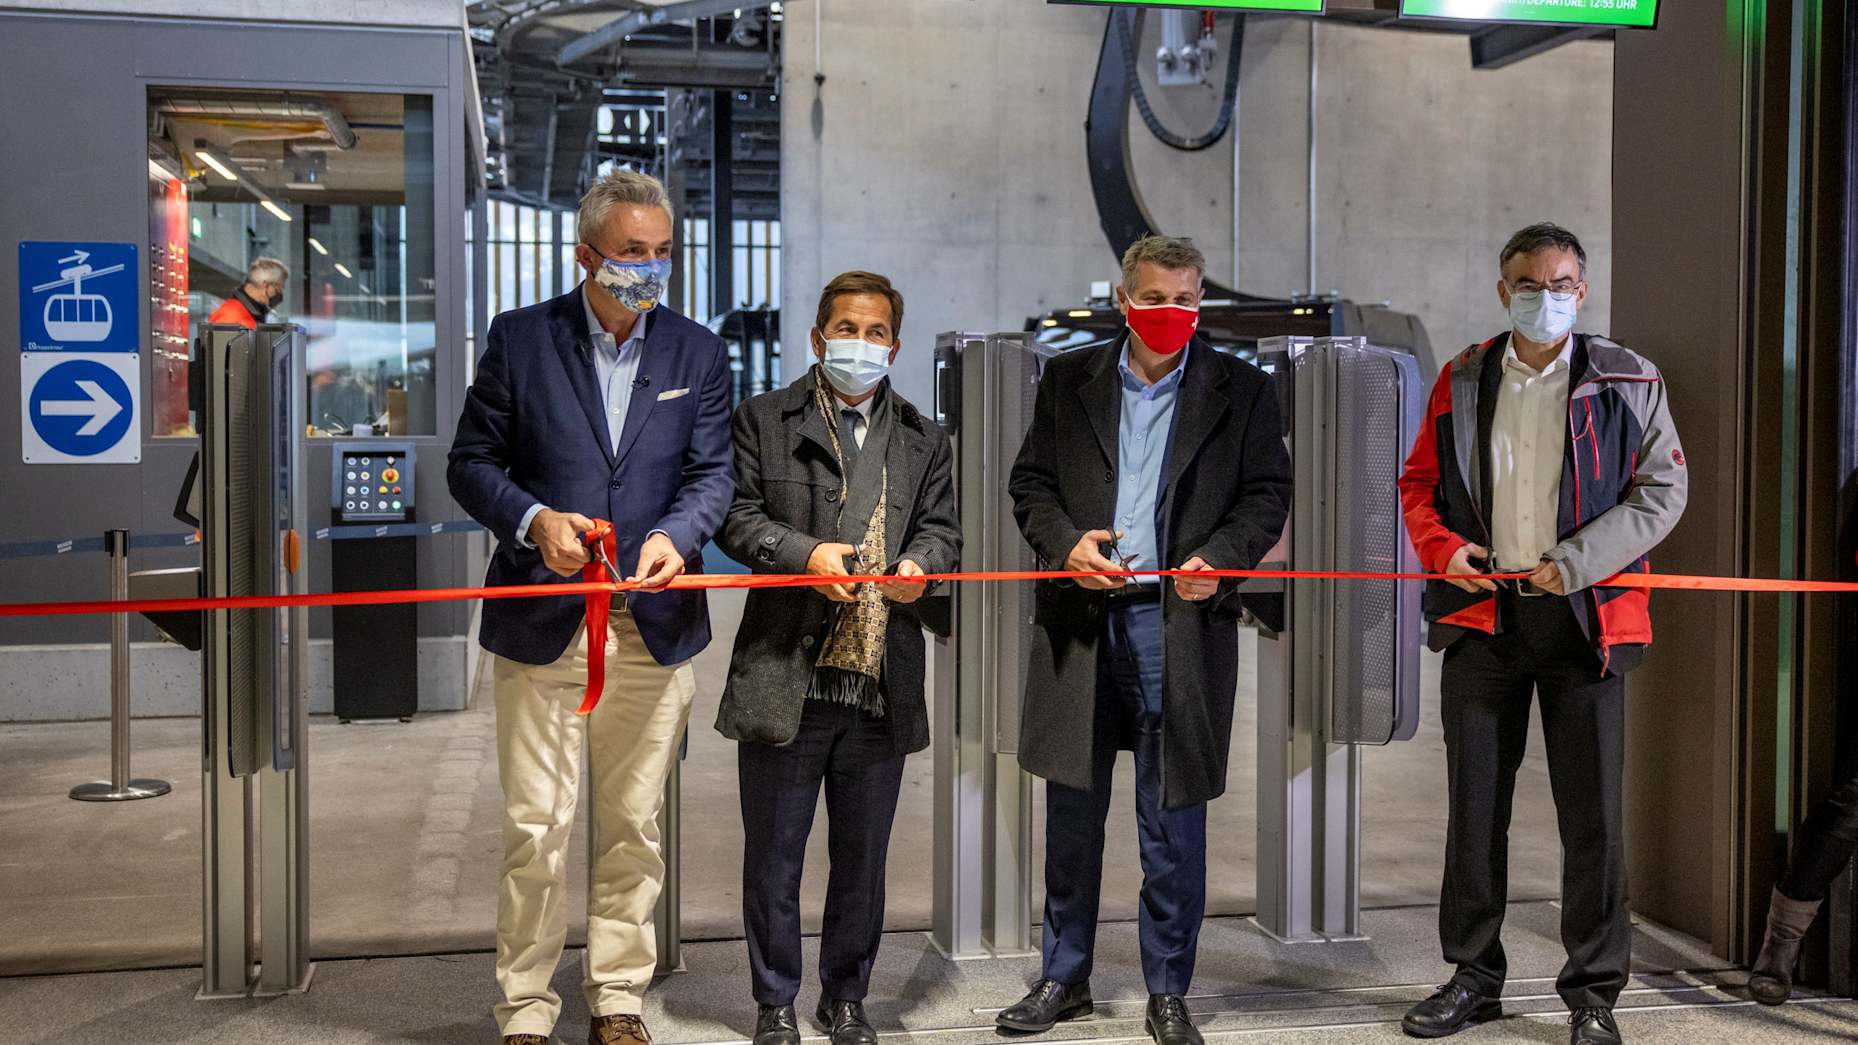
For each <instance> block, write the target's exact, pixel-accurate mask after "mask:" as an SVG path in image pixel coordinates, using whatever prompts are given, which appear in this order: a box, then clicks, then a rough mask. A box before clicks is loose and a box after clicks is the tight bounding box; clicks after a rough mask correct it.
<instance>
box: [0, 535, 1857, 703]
mask: <svg viewBox="0 0 1858 1045" xmlns="http://www.w3.org/2000/svg"><path fill="white" fill-rule="evenodd" d="M582 542H583V543H584V544H585V545H586V546H587V548H588V551H589V553H590V561H589V562H588V563H587V565H586V566H585V567H583V568H582V569H581V581H580V583H549V584H511V585H503V586H499V587H494V588H423V589H417V590H411V591H409V590H406V589H398V590H392V591H344V592H319V593H315V594H309V595H240V596H231V597H227V598H217V599H213V598H196V599H124V600H121V601H115V600H109V599H95V600H90V601H84V602H13V603H0V618H6V617H69V616H81V615H85V614H101V613H187V612H196V611H211V610H261V609H280V608H284V607H290V606H380V605H390V604H396V603H420V602H464V601H468V600H470V599H535V598H561V597H563V596H574V595H579V596H582V597H583V598H585V599H586V600H587V607H586V620H587V692H586V695H585V697H584V698H583V699H582V701H581V706H580V708H579V713H580V714H582V715H585V714H587V713H588V712H590V711H592V710H593V709H594V707H595V705H597V704H599V702H600V696H601V691H602V689H603V688H604V685H605V681H606V629H607V626H608V625H607V621H608V614H609V613H610V611H611V609H612V604H613V596H614V595H619V594H623V593H625V592H629V591H635V590H638V589H639V587H640V585H639V584H638V582H636V581H628V580H623V579H621V578H620V575H619V573H618V570H617V568H615V567H611V564H612V563H613V562H614V561H615V559H616V557H617V555H618V549H617V544H618V542H617V538H616V535H615V534H614V532H613V524H612V523H610V522H604V521H596V522H595V523H594V528H593V529H592V530H589V531H588V532H587V533H585V534H583V535H582ZM1528 576H1529V574H1526V573H1377V572H1372V571H1360V570H1128V571H1122V570H997V571H990V572H976V573H932V574H928V575H926V576H923V577H907V578H905V577H897V576H895V575H883V576H877V575H863V574H857V575H852V576H835V577H822V576H815V575H812V574H785V573H779V574H769V573H758V574H730V573H723V574H706V573H696V574H684V575H683V576H680V577H677V578H675V579H673V580H672V581H671V583H670V584H669V585H667V587H668V588H672V589H680V590H691V589H699V590H708V589H722V588H815V587H821V586H824V585H828V584H863V583H882V582H898V581H903V582H907V583H928V582H930V581H942V582H947V583H1012V582H1023V581H1041V580H1077V579H1079V578H1082V577H1121V578H1124V579H1129V578H1136V577H1155V578H1166V577H1195V578H1199V579H1201V580H1286V581H1290V580H1299V581H1311V580H1317V581H1320V580H1329V581H1390V580H1391V581H1441V580H1471V579H1482V580H1520V579H1522V578H1525V577H1528ZM1596 587H1608V588H1648V589H1650V588H1665V589H1676V590H1688V591H1740V592H1853V593H1858V582H1851V581H1799V580H1777V579H1771V578H1765V577H1708V576H1693V575H1685V574H1668V573H1622V574H1618V575H1615V576H1613V577H1610V578H1608V579H1606V580H1604V581H1601V582H1600V583H1599V584H1598V585H1596Z"/></svg>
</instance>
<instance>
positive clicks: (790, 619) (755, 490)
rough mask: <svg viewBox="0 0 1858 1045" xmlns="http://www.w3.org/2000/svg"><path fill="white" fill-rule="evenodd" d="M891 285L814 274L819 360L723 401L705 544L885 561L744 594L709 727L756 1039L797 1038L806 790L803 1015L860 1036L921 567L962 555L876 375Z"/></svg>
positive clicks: (897, 302)
mask: <svg viewBox="0 0 1858 1045" xmlns="http://www.w3.org/2000/svg"><path fill="white" fill-rule="evenodd" d="M902 322H903V295H901V294H899V293H897V291H896V289H895V288H893V287H892V286H891V284H890V281H889V280H888V279H885V278H884V277H883V276H879V275H874V274H872V273H869V272H847V273H845V274H844V275H841V276H839V277H838V278H836V279H834V280H833V281H832V282H831V283H829V284H827V285H826V289H825V291H824V292H823V293H822V294H821V295H820V298H819V313H818V317H817V323H818V325H817V326H816V327H814V329H813V332H812V342H813V352H814V355H815V356H817V357H818V359H819V364H818V365H817V366H814V367H813V368H811V369H809V370H808V371H807V372H806V374H805V376H803V377H801V378H800V380H798V381H796V382H794V383H793V384H792V385H790V386H788V387H787V388H784V389H781V390H779V391H775V392H768V393H766V394H764V395H759V396H756V397H755V398H753V399H751V400H749V401H748V402H746V403H744V404H742V407H741V409H740V410H738V411H736V415H735V452H736V462H737V466H738V467H739V468H740V469H741V472H740V474H739V480H738V482H737V485H736V498H735V504H734V506H732V507H731V508H730V510H729V514H728V517H727V518H726V519H725V521H724V523H723V529H722V532H721V533H720V534H718V536H717V543H718V544H719V545H720V546H721V547H722V549H723V551H725V552H727V553H728V554H729V555H730V556H732V557H734V558H735V559H736V560H737V561H738V562H742V563H746V564H747V565H748V566H749V567H750V568H751V569H753V570H754V571H755V572H757V573H787V574H798V573H810V574H817V575H822V576H838V577H842V576H846V575H847V574H848V573H857V574H867V575H875V574H885V573H888V574H893V575H894V576H896V577H897V578H898V579H896V580H892V581H888V582H885V583H877V584H873V583H863V584H832V585H827V586H823V587H815V588H785V589H771V588H760V589H755V590H753V591H751V592H749V595H748V605H747V607H746V609H744V611H743V614H742V627H741V629H740V630H739V631H738V632H737V633H736V641H735V653H734V656H733V658H732V659H731V660H730V663H729V681H728V683H727V685H726V686H725V687H724V689H723V698H722V708H721V711H720V712H719V714H718V715H717V718H716V728H717V730H718V731H720V732H721V733H722V734H723V735H724V736H726V737H728V738H730V739H731V740H735V741H738V742H739V746H738V748H737V765H738V773H739V780H740V788H741V797H742V828H743V833H744V836H745V837H744V846H743V854H742V920H743V926H744V929H745V931H746V935H747V938H748V957H749V970H750V976H751V980H752V983H753V990H754V995H755V1001H756V1003H757V1005H758V1006H759V1011H758V1013H757V1016H756V1021H755V1038H754V1041H755V1043H756V1045H799V1042H800V1033H799V1028H798V1026H797V1024H796V1022H795V1017H794V1008H793V1002H794V996H795V995H796V994H797V993H798V992H799V989H800V976H801V968H800V909H799V908H800V873H801V863H802V859H803V858H804V857H805V855H806V838H807V834H808V832H810V831H811V830H812V826H813V812H814V809H815V807H816V806H817V805H818V802H819V791H820V784H821V783H822V781H823V782H824V784H825V790H826V813H827V817H828V820H829V830H830V841H829V852H830V855H831V861H832V874H831V877H830V879H829V880H828V882H827V886H826V911H825V923H824V927H823V930H824V931H823V932H822V934H821V939H820V948H819V950H820V959H819V965H820V968H819V978H820V987H821V993H820V1002H819V1009H818V1018H819V1021H820V1023H821V1024H823V1025H825V1026H826V1027H827V1028H829V1030H830V1033H831V1039H832V1045H869V1043H870V1042H874V1041H876V1033H875V1032H874V1031H873V1030H872V1029H871V1025H870V1023H869V1022H868V1021H867V1020H866V1018H865V1014H864V1005H863V1002H864V997H865V991H866V989H867V987H868V986H869V983H870V976H871V966H872V963H873V962H874V961H875V960H876V958H877V947H878V941H879V939H880V938H881V936H882V931H883V926H884V863H885V857H886V853H887V851H888V849H889V846H890V828H891V822H892V820H893V819H894V818H895V816H896V811H897V795H898V791H899V789H900V787H901V785H902V781H903V759H904V756H905V755H908V754H910V753H911V752H914V751H921V750H922V749H923V748H925V747H928V746H929V714H928V710H927V708H926V706H925V704H924V701H923V668H924V653H923V625H922V621H921V620H920V618H919V617H918V616H917V613H916V608H915V603H916V601H917V600H918V599H919V598H921V597H922V596H923V595H924V594H925V592H926V590H927V587H928V585H927V584H926V582H924V581H921V580H915V581H912V580H909V579H908V578H912V577H915V578H920V577H922V576H923V575H924V574H930V573H946V572H948V571H950V570H953V569H955V568H956V566H957V565H958V564H959V563H960V559H961V531H960V525H959V520H958V518H957V516H956V514H955V489H954V482H953V476H952V458H951V455H950V452H949V443H948V437H947V436H946V435H945V434H944V433H943V432H942V430H941V428H940V427H938V426H937V425H936V424H935V423H934V422H933V421H931V420H929V419H928V418H925V417H924V416H923V415H922V413H921V412H920V411H918V410H917V409H916V407H915V406H914V405H913V404H911V403H910V402H909V401H908V400H906V399H904V398H903V397H902V396H901V395H899V394H898V393H897V392H896V390H895V389H894V388H892V387H891V385H890V382H889V380H888V379H887V378H886V377H885V374H886V371H887V370H888V369H889V366H890V363H891V362H892V361H893V360H895V358H896V355H897V349H898V347H899V342H898V338H897V331H898V328H899V327H900V326H901V325H902Z"/></svg>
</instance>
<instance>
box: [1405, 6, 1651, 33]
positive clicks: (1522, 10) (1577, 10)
mask: <svg viewBox="0 0 1858 1045" xmlns="http://www.w3.org/2000/svg"><path fill="white" fill-rule="evenodd" d="M1400 17H1402V18H1451V19H1457V20H1461V21H1470V22H1527V23H1533V24H1542V25H1596V26H1610V27H1614V28H1624V29H1653V28H1656V27H1657V25H1658V0H1400Z"/></svg>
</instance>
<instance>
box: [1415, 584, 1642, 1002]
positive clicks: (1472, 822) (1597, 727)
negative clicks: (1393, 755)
mask: <svg viewBox="0 0 1858 1045" xmlns="http://www.w3.org/2000/svg"><path fill="white" fill-rule="evenodd" d="M1501 614H1502V617H1501V619H1502V620H1503V621H1504V622H1505V623H1504V631H1503V633H1502V634H1498V635H1494V636H1489V637H1483V636H1474V637H1471V638H1467V639H1464V640H1462V641H1460V642H1458V643H1457V644H1456V645H1454V646H1452V647H1451V648H1450V649H1448V650H1447V651H1446V653H1445V669H1444V676H1443V679H1442V681H1441V685H1440V694H1441V701H1440V704H1441V711H1442V713H1443V715H1444V719H1445V753H1446V765H1447V776H1448V778H1449V781H1450V788H1451V799H1450V801H1451V819H1450V824H1449V827H1448V828H1447V831H1446V837H1445V884H1444V888H1443V889H1442V890H1441V893H1440V897H1439V938H1440V941H1441V942H1442V943H1443V945H1444V949H1445V960H1446V961H1448V962H1451V963H1453V964H1455V965H1456V966H1457V967H1458V972H1457V974H1456V975H1455V976H1454V977H1453V979H1454V980H1455V981H1457V982H1458V983H1460V984H1462V985H1464V986H1466V987H1468V988H1470V989H1472V990H1474V991H1476V992H1478V993H1479V994H1484V995H1495V994H1499V993H1501V991H1502V989H1503V980H1504V976H1505V973H1506V969H1507V966H1506V962H1505V959H1504V955H1503V943H1502V941H1501V940H1500V939H1499V934H1500V932H1501V930H1502V928H1503V914H1504V905H1505V903H1506V902H1507V900H1508V882H1509V870H1510V867H1509V830H1510V799H1511V797H1512V796H1513V795H1514V793H1515V790H1516V769H1517V766H1519V765H1520V764H1521V763H1522V759H1523V747H1524V745H1525V743H1526V741H1527V738H1528V734H1529V695H1530V692H1531V691H1532V690H1533V691H1534V692H1535V694H1536V696H1537V698H1538V699H1539V701H1540V702H1541V707H1542V733H1543V739H1544V741H1545V742H1546V744H1547V748H1548V780H1549V787H1550V789H1551V790H1552V791H1553V792H1554V796H1555V815H1556V819H1557V820H1558V821H1559V823H1560V825H1561V845H1562V850H1563V854H1564V856H1563V864H1562V873H1561V942H1562V944H1563V946H1564V947H1566V948H1567V952H1568V960H1567V964H1566V965H1564V966H1563V967H1562V970H1561V975H1560V976H1559V977H1558V978H1557V979H1556V981H1555V987H1556V990H1557V991H1558V992H1559V993H1560V994H1561V997H1562V1000H1563V1001H1565V1002H1566V1003H1567V1004H1568V1006H1569V1008H1580V1007H1583V1006H1595V1005H1597V1006H1604V1007H1609V1008H1610V1007H1611V1006H1612V1005H1613V1003H1614V1001H1615V1000H1616V999H1618V997H1619V992H1620V990H1621V989H1623V988H1624V987H1625V985H1626V975H1627V967H1628V964H1629V962H1630V960H1631V954H1632V919H1631V913H1630V911H1629V910H1628V908H1627V900H1626V854H1625V841H1624V831H1623V811H1622V808H1621V784H1622V777H1623V776H1624V767H1625V680H1624V679H1623V678H1620V677H1619V676H1608V677H1604V678H1603V677H1602V675H1601V667H1600V659H1599V657H1598V656H1597V655H1596V654H1595V653H1594V650H1593V646H1592V644H1591V643H1590V642H1589V641H1588V639H1587V637H1586V635H1585V634H1584V633H1583V632H1582V630H1581V627H1580V624H1579V622H1577V621H1576V620H1575V618H1574V612H1573V609H1572V608H1571V607H1570V606H1569V605H1568V602H1567V600H1566V599H1563V598H1557V597H1553V596H1544V597H1538V598H1523V597H1520V596H1515V595H1512V594H1510V593H1508V592H1505V593H1503V595H1502V600H1501Z"/></svg>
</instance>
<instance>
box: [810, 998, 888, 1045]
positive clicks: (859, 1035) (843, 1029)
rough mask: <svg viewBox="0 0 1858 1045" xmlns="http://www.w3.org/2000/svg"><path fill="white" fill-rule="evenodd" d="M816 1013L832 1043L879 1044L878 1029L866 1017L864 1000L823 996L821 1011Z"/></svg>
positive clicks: (845, 1044) (851, 1044) (833, 1044)
mask: <svg viewBox="0 0 1858 1045" xmlns="http://www.w3.org/2000/svg"><path fill="white" fill-rule="evenodd" d="M814 1015H816V1016H817V1017H818V1018H819V1022H820V1023H821V1024H822V1025H823V1026H824V1027H825V1028H826V1033H827V1035H829V1036H830V1037H831V1039H832V1045H877V1031H875V1030H873V1029H872V1028H871V1021H870V1020H867V1019H865V1018H864V1003H863V1002H855V1001H831V1000H829V999H826V998H821V999H819V1011H818V1012H817V1013H815V1014H814Z"/></svg>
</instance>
